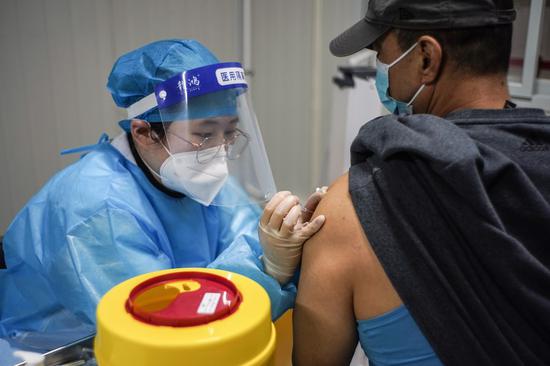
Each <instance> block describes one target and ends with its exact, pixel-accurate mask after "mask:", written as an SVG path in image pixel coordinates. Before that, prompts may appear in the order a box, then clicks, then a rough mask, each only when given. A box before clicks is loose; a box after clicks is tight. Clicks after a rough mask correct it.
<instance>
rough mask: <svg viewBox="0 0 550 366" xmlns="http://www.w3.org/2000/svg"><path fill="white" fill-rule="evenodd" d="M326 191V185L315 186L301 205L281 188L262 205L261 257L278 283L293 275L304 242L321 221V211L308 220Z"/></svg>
mask: <svg viewBox="0 0 550 366" xmlns="http://www.w3.org/2000/svg"><path fill="white" fill-rule="evenodd" d="M326 192H327V187H323V188H317V190H316V192H315V193H313V194H312V195H311V196H310V197H309V198H308V199H307V201H306V203H305V205H304V207H302V206H301V205H300V200H299V198H298V197H296V196H294V195H292V194H291V193H290V192H288V191H282V192H279V193H277V194H276V195H275V196H273V198H272V199H271V201H269V203H268V204H267V205H266V207H265V209H264V213H263V215H262V218H261V219H260V223H259V225H258V235H259V237H260V243H261V245H262V248H263V251H264V255H263V257H262V260H263V263H264V267H265V272H266V273H267V274H269V275H270V276H272V277H273V278H275V279H276V280H277V281H278V282H279V283H280V284H281V285H284V284H286V283H287V282H288V281H290V279H291V278H292V276H293V275H294V272H295V271H296V267H298V264H299V263H300V259H301V257H302V246H303V245H304V242H305V241H306V240H308V239H309V238H310V237H312V236H313V234H315V233H316V232H317V231H319V229H320V228H321V226H323V224H324V223H325V216H323V215H319V216H317V217H316V218H315V220H313V221H312V222H308V221H309V220H310V219H311V216H312V215H313V212H314V211H315V208H316V207H317V205H318V204H319V202H320V201H321V199H322V198H323V196H324V195H325V193H326Z"/></svg>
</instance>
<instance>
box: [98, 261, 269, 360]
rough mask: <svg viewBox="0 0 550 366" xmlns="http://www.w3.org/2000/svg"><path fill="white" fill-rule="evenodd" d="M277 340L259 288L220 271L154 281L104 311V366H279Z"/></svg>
mask: <svg viewBox="0 0 550 366" xmlns="http://www.w3.org/2000/svg"><path fill="white" fill-rule="evenodd" d="M275 343H276V332H275V327H274V325H273V323H272V322H271V316H270V302H269V297H268V296H267V293H266V292H265V290H264V289H263V288H262V287H261V286H260V285H259V284H257V283H256V282H254V281H252V280H250V279H248V278H246V277H244V276H241V275H239V274H236V273H231V272H227V271H221V270H214V269H204V268H201V269H198V268H187V269H172V270H166V271H159V272H153V273H148V274H145V275H141V276H137V277H134V278H132V279H129V280H127V281H125V282H123V283H121V284H119V285H117V286H115V287H113V288H112V289H111V290H110V291H109V292H107V294H105V296H104V297H103V298H102V299H101V301H100V303H99V305H98V308H97V334H96V338H95V344H94V348H95V355H96V359H97V362H98V365H99V366H129V365H132V366H153V365H201V366H202V365H225V366H232V365H235V366H236V365H246V366H256V365H258V366H259V365H272V364H273V353H274V350H275Z"/></svg>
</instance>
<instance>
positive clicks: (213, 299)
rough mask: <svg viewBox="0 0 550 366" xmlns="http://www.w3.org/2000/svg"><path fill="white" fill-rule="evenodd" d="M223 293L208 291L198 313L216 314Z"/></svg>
mask: <svg viewBox="0 0 550 366" xmlns="http://www.w3.org/2000/svg"><path fill="white" fill-rule="evenodd" d="M220 296H221V294H219V293H215V292H207V293H205V294H204V296H203V297H202V300H201V303H200V304H199V308H198V309H197V314H214V313H215V312H216V308H217V307H218V302H220Z"/></svg>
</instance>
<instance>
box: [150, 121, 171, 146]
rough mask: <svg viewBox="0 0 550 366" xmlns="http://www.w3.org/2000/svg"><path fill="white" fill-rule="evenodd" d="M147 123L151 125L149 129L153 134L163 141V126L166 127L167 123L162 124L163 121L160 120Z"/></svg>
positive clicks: (164, 136)
mask: <svg viewBox="0 0 550 366" xmlns="http://www.w3.org/2000/svg"><path fill="white" fill-rule="evenodd" d="M149 125H150V126H151V131H153V132H154V133H155V136H156V137H158V138H159V139H160V141H165V138H166V130H165V129H164V128H165V127H168V126H169V124H166V123H164V125H165V126H163V123H160V122H149ZM160 141H157V142H160Z"/></svg>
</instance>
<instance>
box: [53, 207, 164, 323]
mask: <svg viewBox="0 0 550 366" xmlns="http://www.w3.org/2000/svg"><path fill="white" fill-rule="evenodd" d="M155 235H156V234H155V232H154V231H153V230H151V229H150V228H148V225H146V224H145V223H144V222H143V221H141V220H140V219H139V217H137V216H135V215H133V214H132V213H130V212H128V211H126V210H124V209H119V208H115V207H110V206H107V207H105V208H104V209H102V210H100V211H98V212H96V213H95V214H94V215H93V216H91V217H89V218H88V219H86V220H85V221H82V222H81V223H79V224H78V225H75V226H74V227H72V228H71V229H70V230H68V232H67V234H66V245H65V246H64V248H60V250H59V252H57V253H52V255H55V258H52V259H51V261H50V266H49V268H48V271H47V278H49V279H50V281H51V283H52V285H53V284H55V286H53V288H54V292H55V294H56V297H57V299H58V301H59V302H60V303H62V304H63V305H64V306H65V307H66V308H67V309H69V310H70V311H72V312H73V313H75V314H77V315H78V316H79V317H81V318H83V319H85V320H86V321H89V322H92V323H95V309H96V306H97V304H98V302H99V300H100V299H101V297H102V296H103V295H104V294H105V293H106V292H107V291H108V290H109V289H111V288H112V287H113V286H115V285H117V284H118V283H120V282H122V281H125V280H127V279H129V278H132V277H134V276H137V275H140V274H143V273H147V272H152V271H157V270H162V269H167V268H171V267H172V263H171V260H170V258H169V257H168V256H167V255H166V253H164V252H163V251H161V250H160V248H159V245H158V244H157V240H158V238H156V237H155Z"/></svg>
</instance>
